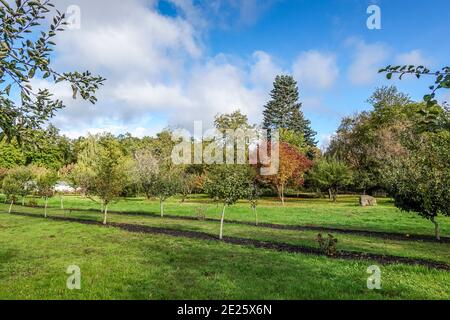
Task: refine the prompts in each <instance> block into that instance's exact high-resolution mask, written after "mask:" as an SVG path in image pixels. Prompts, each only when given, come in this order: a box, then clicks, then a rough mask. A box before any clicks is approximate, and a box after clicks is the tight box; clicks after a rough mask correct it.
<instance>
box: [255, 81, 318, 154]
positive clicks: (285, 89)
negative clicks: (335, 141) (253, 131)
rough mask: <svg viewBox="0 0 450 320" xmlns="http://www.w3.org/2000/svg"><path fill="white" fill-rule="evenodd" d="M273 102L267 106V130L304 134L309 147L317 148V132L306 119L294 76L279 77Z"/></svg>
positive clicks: (274, 89)
mask: <svg viewBox="0 0 450 320" xmlns="http://www.w3.org/2000/svg"><path fill="white" fill-rule="evenodd" d="M273 85H274V88H273V90H272V92H271V94H270V95H271V98H272V99H271V100H270V101H269V102H268V103H267V105H266V106H265V110H264V112H263V114H264V123H263V125H264V128H265V129H288V130H292V131H295V132H300V133H303V135H304V137H305V141H306V142H307V144H308V145H309V146H316V144H317V141H316V140H315V136H316V132H314V131H313V130H312V129H311V122H310V121H309V120H307V119H305V116H304V114H303V112H302V111H301V107H302V104H301V103H300V102H299V101H298V100H299V93H298V87H297V82H296V81H295V79H294V78H293V77H292V76H288V75H278V76H277V77H276V78H275V82H274V84H273Z"/></svg>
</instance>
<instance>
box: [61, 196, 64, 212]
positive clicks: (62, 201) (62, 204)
mask: <svg viewBox="0 0 450 320" xmlns="http://www.w3.org/2000/svg"><path fill="white" fill-rule="evenodd" d="M60 200H61V210H64V197H63V196H61V199H60Z"/></svg>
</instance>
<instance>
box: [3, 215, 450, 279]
mask: <svg viewBox="0 0 450 320" xmlns="http://www.w3.org/2000/svg"><path fill="white" fill-rule="evenodd" d="M11 214H14V215H18V216H27V217H32V218H43V217H42V216H40V215H37V214H32V213H25V212H12V213H11ZM47 219H50V220H55V221H67V222H75V223H81V224H85V225H96V226H99V225H100V226H102V225H103V224H101V223H100V222H98V221H93V220H84V219H76V218H67V217H54V216H50V217H48V218H47ZM106 227H116V228H120V229H122V230H126V231H129V232H139V233H148V234H163V235H169V236H175V237H184V238H190V239H200V240H212V241H221V240H220V239H219V238H218V237H217V236H214V235H211V234H208V233H204V232H199V231H187V230H176V229H170V228H161V227H152V226H144V225H137V224H127V223H117V222H112V223H109V224H108V225H106ZM222 241H223V242H225V243H229V244H235V245H242V246H252V247H256V248H263V249H270V250H277V251H283V252H290V253H301V254H312V255H320V256H327V255H326V254H325V253H323V252H322V251H320V250H319V249H317V248H312V247H307V246H299V245H293V244H287V243H277V242H268V241H261V240H254V239H248V238H239V237H224V239H223V240H222ZM328 257H330V258H334V259H347V260H369V261H376V262H378V263H381V264H406V265H415V266H425V267H429V268H433V269H440V270H446V271H450V264H447V263H444V262H437V261H431V260H427V259H417V258H408V257H401V256H393V255H381V254H374V253H365V252H358V251H345V250H339V251H338V252H337V253H336V254H335V255H333V256H328Z"/></svg>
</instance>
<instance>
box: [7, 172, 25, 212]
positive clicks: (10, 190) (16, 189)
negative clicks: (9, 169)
mask: <svg viewBox="0 0 450 320" xmlns="http://www.w3.org/2000/svg"><path fill="white" fill-rule="evenodd" d="M2 191H3V193H4V194H5V195H6V199H7V201H9V202H10V205H9V210H8V213H11V211H12V207H13V205H14V201H16V199H17V197H18V195H19V194H20V193H21V191H22V183H21V182H20V181H18V180H17V179H16V177H15V176H14V175H11V174H7V175H6V177H5V178H4V179H3V184H2Z"/></svg>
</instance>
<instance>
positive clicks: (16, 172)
mask: <svg viewBox="0 0 450 320" xmlns="http://www.w3.org/2000/svg"><path fill="white" fill-rule="evenodd" d="M8 175H10V176H12V177H13V179H14V180H15V181H17V183H18V184H19V186H20V192H19V193H18V194H17V195H18V196H20V197H21V198H22V206H24V205H25V198H26V197H27V196H28V195H30V194H31V193H32V191H33V188H34V184H33V179H34V175H33V172H32V170H31V169H30V168H29V167H26V166H20V167H16V168H13V169H10V170H9V171H8Z"/></svg>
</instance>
